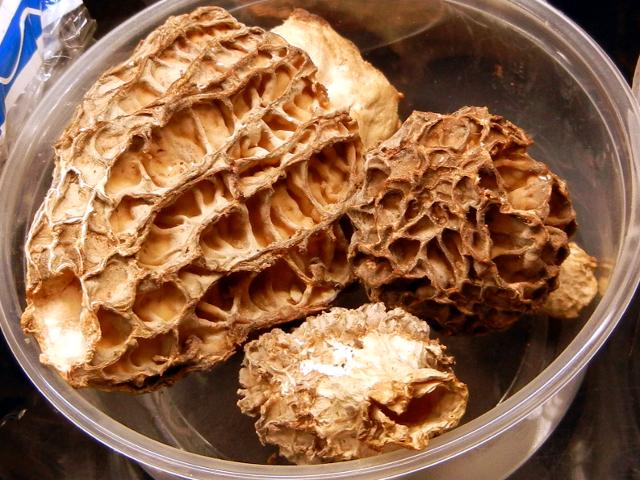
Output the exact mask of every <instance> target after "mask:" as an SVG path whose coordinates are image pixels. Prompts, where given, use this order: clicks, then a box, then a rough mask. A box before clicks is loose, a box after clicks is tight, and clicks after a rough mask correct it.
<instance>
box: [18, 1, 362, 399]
mask: <svg viewBox="0 0 640 480" xmlns="http://www.w3.org/2000/svg"><path fill="white" fill-rule="evenodd" d="M315 75H316V68H315V67H314V65H313V63H312V62H311V60H310V59H309V57H308V56H307V55H306V54H305V53H304V52H303V51H301V50H300V49H297V48H295V47H293V46H291V45H289V44H288V43H286V42H285V41H284V40H283V39H282V38H281V37H279V36H277V35H275V34H271V33H268V32H265V31H263V30H261V29H257V28H249V27H246V26H245V25H243V24H241V23H239V22H237V21H236V20H234V19H233V17H231V16H229V15H228V14H227V13H226V12H224V11H223V10H221V9H219V8H216V7H206V8H201V9H198V10H196V11H195V12H193V13H191V14H189V15H185V16H181V17H175V18H170V19H169V20H168V21H167V22H166V24H165V25H163V26H161V27H160V28H159V29H158V30H156V31H155V32H153V33H152V34H151V35H150V36H149V37H147V38H146V39H145V40H143V41H142V42H141V44H140V45H139V46H138V48H137V49H136V51H135V52H134V54H133V56H132V57H131V58H130V59H129V60H127V61H125V62H124V63H123V64H122V65H119V66H116V67H114V68H113V69H111V70H110V71H108V72H106V73H105V74H104V75H103V76H102V77H100V79H98V81H97V83H96V85H95V86H94V87H93V88H92V89H90V91H89V93H88V94H87V97H86V98H85V99H84V101H83V102H82V104H81V105H80V106H79V108H78V110H77V112H76V115H75V116H74V120H73V122H72V124H71V125H69V127H68V128H67V129H66V130H65V132H64V133H63V135H62V137H61V139H60V141H59V142H58V145H57V148H56V168H55V171H54V177H53V182H52V186H51V188H50V190H49V191H48V193H47V195H46V198H45V200H44V202H43V204H42V206H41V208H40V209H39V210H38V212H37V214H36V216H35V219H34V221H33V224H32V227H31V229H30V232H29V235H28V240H27V244H26V261H27V308H26V310H25V312H24V314H23V317H22V325H23V328H24V329H25V331H26V332H28V333H31V334H33V335H35V337H36V339H37V340H38V342H39V344H40V347H41V349H42V355H41V360H42V361H43V362H44V363H47V364H49V365H52V366H53V367H55V368H56V369H57V370H58V371H59V372H60V374H61V375H62V376H63V377H64V378H65V379H66V380H67V381H68V382H69V383H71V384H72V385H73V386H76V387H81V386H87V385H92V386H98V387H101V388H105V389H113V388H122V389H129V390H136V391H144V390H148V389H151V388H154V387H156V386H158V385H160V384H163V383H168V382H171V381H172V380H174V379H175V378H176V377H177V376H180V375H182V374H184V373H186V372H188V371H191V370H200V369H205V368H209V367H211V366H212V365H215V364H216V363H218V362H220V361H222V360H224V359H226V358H227V357H228V356H229V355H231V354H232V353H233V351H234V350H235V348H236V346H237V345H238V344H239V343H241V342H242V341H244V340H245V339H246V337H247V335H248V334H249V333H250V332H251V331H253V330H255V329H258V328H265V327H268V326H270V325H273V324H275V323H278V322H285V321H288V320H291V319H294V318H299V317H303V316H305V315H307V314H309V313H311V312H315V311H318V310H320V309H322V308H324V307H326V305H328V304H329V303H330V302H331V301H332V300H333V298H334V297H335V295H336V294H337V293H338V291H339V290H340V289H341V288H342V287H343V286H344V285H345V284H347V283H348V282H349V281H351V277H352V276H351V273H350V271H349V268H348V264H347V258H346V255H347V248H348V238H347V237H346V235H345V232H344V231H343V227H342V225H341V224H340V223H339V219H340V217H342V215H343V214H344V212H345V210H346V208H347V206H348V205H349V204H350V201H351V198H352V196H353V194H354V192H355V191H356V190H357V188H358V186H359V184H360V182H361V170H360V169H361V162H362V159H361V153H360V150H361V142H360V139H359V136H358V132H357V125H356V122H355V121H354V120H353V119H351V118H350V117H349V115H348V114H347V113H346V112H342V111H335V109H332V108H330V107H329V102H328V99H327V96H326V91H325V89H324V87H323V86H322V85H320V84H319V83H318V82H317V80H316V78H315Z"/></svg>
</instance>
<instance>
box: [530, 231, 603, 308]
mask: <svg viewBox="0 0 640 480" xmlns="http://www.w3.org/2000/svg"><path fill="white" fill-rule="evenodd" d="M597 265H598V262H597V261H596V259H595V258H593V257H592V256H590V255H589V254H588V253H587V252H585V251H584V250H583V249H582V248H580V246H579V245H578V244H577V243H575V242H570V243H569V256H568V257H567V258H566V259H565V261H564V262H562V265H560V274H559V275H558V288H557V289H556V290H554V291H553V292H551V293H550V294H549V297H548V298H547V301H546V302H545V303H544V305H543V306H542V309H541V313H545V314H547V315H549V316H550V317H554V318H560V319H574V318H577V317H578V316H579V315H580V312H581V311H582V310H583V309H584V308H585V307H587V306H588V305H589V304H590V303H591V302H592V301H593V299H594V298H595V296H596V294H597V293H598V280H597V279H596V276H595V275H594V270H595V268H596V267H597Z"/></svg>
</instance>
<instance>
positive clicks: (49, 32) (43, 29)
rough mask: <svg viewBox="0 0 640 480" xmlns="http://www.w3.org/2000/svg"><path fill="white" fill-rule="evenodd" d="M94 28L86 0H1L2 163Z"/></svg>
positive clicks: (89, 39) (80, 50) (86, 43)
mask: <svg viewBox="0 0 640 480" xmlns="http://www.w3.org/2000/svg"><path fill="white" fill-rule="evenodd" d="M94 31H95V21H94V20H92V19H91V17H90V16H89V13H88V12H87V10H86V8H85V7H84V5H83V4H82V0H0V168H1V167H2V165H3V164H4V161H5V159H6V158H7V155H8V152H9V151H10V150H11V145H12V143H13V142H14V141H15V138H16V137H17V134H18V133H19V132H20V130H21V127H22V125H24V122H26V120H27V118H28V117H29V114H30V113H31V111H32V110H33V108H34V107H35V105H36V104H37V103H38V101H39V100H40V98H41V96H42V94H43V93H44V91H45V90H46V88H47V87H48V86H49V85H50V84H51V83H52V81H53V80H54V79H55V78H56V77H57V75H58V74H59V73H61V72H62V71H63V70H64V69H65V67H66V66H67V65H68V64H69V62H70V61H72V60H73V59H75V58H76V57H77V56H78V55H79V54H80V53H82V51H84V50H85V49H86V47H87V46H89V45H90V44H91V42H92V41H93V33H94Z"/></svg>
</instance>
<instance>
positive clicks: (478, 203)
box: [349, 107, 576, 333]
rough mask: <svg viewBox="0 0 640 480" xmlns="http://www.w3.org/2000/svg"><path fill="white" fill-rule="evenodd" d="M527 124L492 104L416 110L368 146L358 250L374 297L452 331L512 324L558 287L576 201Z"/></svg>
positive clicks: (357, 219) (360, 271) (355, 241)
mask: <svg viewBox="0 0 640 480" xmlns="http://www.w3.org/2000/svg"><path fill="white" fill-rule="evenodd" d="M531 144H532V141H531V140H530V139H529V138H528V137H527V136H526V134H525V133H524V132H523V131H522V130H521V129H520V128H518V127H516V126H515V125H513V124H512V123H510V122H508V121H506V120H504V119H503V118H502V117H499V116H496V115H492V114H490V113H489V111H488V110H487V109H486V108H480V107H465V108H462V109H461V110H459V111H457V112H455V113H453V114H452V115H439V114H435V113H424V112H414V113H413V114H412V115H411V116H410V117H409V119H407V121H406V122H405V123H404V124H403V126H402V127H401V129H400V130H399V131H398V132H397V133H396V134H395V135H394V136H393V137H391V138H390V139H389V140H387V141H385V142H383V143H382V144H380V146H379V147H378V148H375V149H373V150H370V151H369V152H368V153H367V154H366V156H365V184H364V186H363V189H362V191H361V192H360V194H359V198H358V201H357V206H356V207H354V208H353V209H351V210H350V212H349V216H350V218H351V219H352V221H353V223H354V227H355V233H354V235H353V238H352V242H351V246H350V251H349V258H350V262H351V264H352V265H353V269H354V272H355V274H356V276H357V277H358V278H359V279H360V280H361V281H362V282H363V283H364V285H365V286H366V288H367V291H368V294H369V296H370V298H371V300H372V301H383V302H385V303H386V304H387V305H390V306H400V307H402V308H404V309H406V310H407V311H409V312H411V313H413V314H415V315H417V316H420V317H422V318H425V319H428V320H430V321H432V323H433V324H434V326H436V327H438V328H440V329H442V330H445V331H447V332H449V333H458V332H482V331H486V330H499V329H504V328H507V327H508V326H509V325H511V324H512V323H513V322H514V321H515V320H516V319H517V318H519V317H520V316H521V315H522V313H527V312H534V311H536V310H537V309H538V308H539V307H541V305H542V304H543V303H544V301H545V299H546V297H547V296H548V294H549V292H551V291H552V290H554V289H555V288H556V282H557V276H558V272H559V266H560V264H561V263H562V261H563V260H564V259H565V257H566V256H567V254H568V237H569V236H570V235H571V234H572V233H573V232H574V230H575V227H576V224H575V212H574V210H573V208H572V206H571V202H570V200H569V197H568V192H567V187H566V185H565V183H564V182H563V181H562V180H561V179H559V178H558V177H557V176H556V175H554V174H553V173H552V172H551V171H549V169H548V168H547V167H546V166H545V165H544V164H543V163H540V162H538V161H536V160H534V159H533V158H531V157H530V156H529V155H528V153H527V148H528V147H529V146H530V145H531Z"/></svg>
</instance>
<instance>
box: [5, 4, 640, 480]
mask: <svg viewBox="0 0 640 480" xmlns="http://www.w3.org/2000/svg"><path fill="white" fill-rule="evenodd" d="M447 1H448V2H449V3H451V4H455V5H459V6H464V7H466V8H471V9H477V10H478V11H480V10H481V11H483V12H484V13H485V14H487V15H491V16H495V17H498V18H499V19H501V20H505V18H507V17H509V15H512V14H514V12H517V13H518V15H525V16H527V17H528V19H529V21H531V22H532V24H535V25H537V26H538V28H541V29H544V30H545V31H551V32H553V33H554V34H555V35H556V36H557V37H558V38H559V39H561V40H562V42H563V43H564V44H565V46H566V47H567V48H569V49H571V52H572V54H573V55H574V56H575V58H578V59H579V60H580V61H581V62H582V63H583V64H585V65H589V67H590V68H591V69H592V71H593V74H594V76H595V77H596V78H598V79H600V81H602V79H606V83H607V88H606V89H603V91H607V92H608V93H607V95H608V98H607V99H606V100H607V101H608V102H609V103H610V104H611V105H612V106H613V107H614V108H615V109H616V112H617V114H618V116H619V121H620V123H621V124H622V125H624V126H625V127H626V128H625V130H626V134H627V136H628V144H629V149H630V158H629V160H630V161H629V166H628V167H625V168H628V169H629V171H628V172H626V174H628V175H629V177H630V179H629V180H630V185H631V186H630V188H629V190H628V191H626V192H625V210H626V211H625V220H624V225H623V226H622V228H623V230H622V231H623V232H624V233H625V236H624V239H623V242H622V245H621V247H620V250H619V253H618V258H617V261H616V263H617V264H618V265H626V266H633V265H640V210H639V205H638V203H639V202H638V201H637V199H638V198H640V196H639V194H640V192H639V184H638V182H639V181H640V123H639V119H640V109H639V108H638V104H637V102H636V101H635V99H634V97H633V96H632V94H631V91H630V89H629V86H628V85H627V83H626V82H625V80H624V79H623V77H622V75H621V74H620V72H619V71H618V70H617V68H616V67H615V66H614V64H613V62H612V61H611V60H610V59H609V57H608V56H607V55H606V54H605V53H604V52H603V51H602V49H601V48H600V47H599V46H598V45H597V44H596V43H595V42H594V41H593V40H592V39H591V38H590V37H589V36H588V35H587V34H586V33H585V32H584V31H582V30H581V29H580V28H579V27H578V26H576V25H575V24H574V23H573V22H572V21H571V20H569V19H568V18H567V17H565V16H564V15H563V14H562V13H560V12H559V11H558V10H556V9H555V8H553V7H551V6H550V5H548V4H547V3H546V2H545V1H544V0H510V1H509V2H504V4H502V5H501V6H500V8H497V7H493V8H491V7H490V6H487V8H482V9H481V7H480V6H479V5H477V4H478V3H482V2H477V1H473V0H447ZM193 3H194V1H193V0H178V1H172V0H162V1H160V2H158V3H156V4H154V5H152V6H150V7H148V8H146V9H145V10H143V11H142V12H140V13H139V14H137V15H135V16H133V17H132V18H130V19H129V20H127V21H125V22H124V23H122V24H121V25H119V26H118V27H116V28H115V29H113V30H112V31H111V32H110V33H109V34H108V35H106V36H105V37H104V38H103V39H102V40H100V41H99V42H97V43H96V45H94V46H93V47H92V48H91V49H90V50H88V51H87V52H86V53H85V54H84V55H83V56H82V57H81V59H80V60H79V61H76V62H75V63H74V64H73V65H72V66H71V67H70V68H69V69H68V70H67V72H65V74H64V75H62V76H61V78H60V79H59V80H58V82H57V83H56V84H55V85H54V86H53V87H52V88H51V90H50V91H49V92H48V93H47V95H46V96H45V98H44V99H43V100H42V101H41V102H40V104H39V106H38V108H37V109H36V110H35V111H34V112H33V115H32V116H33V117H34V118H36V117H38V116H40V117H42V116H46V115H47V113H48V112H49V111H50V109H51V108H52V106H53V105H55V103H56V102H57V100H58V99H59V98H60V97H61V96H63V94H64V92H65V91H66V89H67V88H69V87H66V86H65V85H71V84H72V83H73V79H74V77H76V76H78V75H80V72H81V71H82V70H83V69H85V68H87V64H98V63H100V62H101V61H104V59H105V58H106V57H108V55H109V51H110V50H109V49H105V48H104V47H103V46H104V45H110V46H114V47H117V46H118V45H122V44H123V43H124V41H125V40H123V39H128V38H129V36H128V35H129V32H130V31H131V30H136V31H140V30H145V29H150V28H152V27H153V26H155V25H156V24H158V23H159V22H160V21H161V20H162V19H164V18H165V17H167V16H169V15H171V14H172V13H174V12H175V11H176V10H179V9H184V8H186V7H187V6H189V5H192V4H193ZM219 3H223V2H219ZM253 3H261V0H258V1H254V2H247V3H245V4H244V5H241V6H240V7H238V8H246V7H247V6H248V5H251V4H253ZM473 5H475V6H473ZM229 10H231V11H232V10H233V9H229ZM515 28H518V27H515ZM561 63H562V62H561ZM567 65H568V61H567ZM33 133H34V132H32V131H30V130H29V129H28V128H25V130H24V131H23V132H22V135H21V136H20V138H19V139H18V142H16V144H24V145H29V143H30V138H33V137H32V136H31V135H33ZM19 162H20V159H16V158H14V157H10V158H9V160H8V161H7V164H6V165H5V169H4V172H3V174H2V177H1V178H0V202H1V203H2V204H4V201H5V200H6V198H7V197H8V194H7V193H6V192H7V191H10V190H11V188H10V184H11V175H10V173H9V172H10V171H11V170H12V168H11V167H12V165H15V164H18V163H19ZM11 222H12V219H5V218H3V219H2V223H4V225H1V224H0V226H1V227H3V228H0V230H3V231H5V232H6V231H7V230H6V228H10V227H11ZM7 237H8V235H3V236H2V238H0V242H2V243H1V245H2V247H3V248H2V250H1V252H2V253H1V255H2V258H1V259H0V261H1V262H2V264H1V267H2V268H0V281H3V284H4V285H10V284H11V282H10V279H9V278H8V276H9V274H8V273H7V272H10V270H11V269H10V262H8V258H9V257H10V256H11V252H10V249H11V247H10V245H9V244H8V242H7ZM639 281H640V269H634V268H629V267H627V268H626V270H625V269H621V268H616V269H615V270H614V272H613V274H612V277H611V279H610V287H609V288H608V290H607V292H606V293H605V295H604V296H603V298H602V300H601V301H600V303H599V304H598V306H597V307H596V309H595V311H594V312H593V314H592V316H591V317H590V319H589V320H588V321H587V322H586V324H585V325H584V327H583V328H582V329H581V330H580V332H578V334H577V335H576V337H575V338H574V339H573V341H572V342H571V343H570V344H569V346H567V348H565V350H564V351H563V352H561V353H560V354H559V355H558V357H557V358H556V359H555V360H554V361H553V362H552V363H551V364H550V365H549V366H547V368H546V369H545V370H543V371H542V372H541V373H540V374H539V375H538V376H537V377H536V378H535V379H533V380H532V381H531V382H530V383H529V384H528V385H526V386H525V387H524V388H522V389H521V390H520V391H518V392H516V393H515V394H514V395H513V396H511V397H510V398H509V399H507V400H506V401H504V402H503V403H501V404H500V405H498V406H496V407H494V408H493V409H491V410H490V411H489V412H487V413H485V414H483V415H481V416H480V417H478V418H476V419H474V420H472V421H470V422H469V423H467V424H464V425H462V426H461V427H458V428H457V429H456V430H455V435H452V434H451V433H453V432H451V433H450V434H445V435H443V436H441V437H439V438H437V439H435V440H434V441H433V442H432V444H431V446H430V448H428V449H427V450H425V451H421V452H398V451H396V452H391V453H388V454H384V455H382V456H377V457H372V458H369V459H363V460H354V461H349V462H341V463H335V464H327V465H321V466H297V467H292V466H265V465H253V464H245V463H240V462H233V461H228V460H220V459H216V458H210V457H206V456H202V455H198V454H194V453H190V452H186V451H183V450H180V449H178V448H174V447H171V446H169V445H166V444H163V443H161V442H159V441H156V440H152V439H150V438H148V437H146V436H144V435H142V434H140V433H138V432H136V431H134V430H132V429H130V428H128V427H126V426H124V425H122V424H121V423H119V422H117V421H116V420H114V419H112V418H111V417H109V416H108V415H106V414H105V413H103V412H102V411H101V410H99V409H98V408H96V407H95V406H93V405H92V404H91V403H89V402H88V401H87V400H86V399H84V398H82V397H81V396H80V395H79V394H75V395H72V396H71V397H68V396H65V395H64V394H63V392H61V391H59V390H58V389H56V388H55V386H53V385H52V384H51V383H50V382H49V381H48V380H47V378H46V376H45V375H44V369H45V367H43V366H41V365H40V364H39V362H38V361H37V360H34V359H33V358H31V357H30V356H29V355H27V353H26V352H25V351H24V350H23V349H22V343H23V342H24V338H20V337H18V336H16V335H15V334H14V331H13V330H12V329H10V328H8V326H9V324H10V323H13V322H15V321H16V319H15V318H10V317H11V315H10V314H9V315H8V312H7V304H6V301H7V299H8V298H9V297H8V295H9V293H6V292H5V291H3V292H1V293H0V299H1V300H2V302H1V304H0V310H1V312H2V315H1V316H0V326H2V330H3V333H4V335H5V337H6V339H7V343H8V344H9V347H10V348H11V350H12V352H13V354H14V355H15V357H16V359H17V360H18V362H19V363H20V365H21V366H22V368H23V369H24V370H25V372H26V374H27V375H28V377H29V378H30V380H31V381H32V382H33V383H34V385H35V386H36V387H37V388H38V389H39V390H40V392H41V393H42V394H43V395H44V396H45V397H46V398H47V400H48V401H49V402H51V404H53V406H54V407H55V408H56V409H57V410H59V411H60V412H61V413H62V414H63V415H65V416H66V417H67V418H68V419H69V420H70V421H71V422H73V423H74V424H75V425H76V426H78V427H79V428H81V429H82V430H84V431H85V432H87V433H88V434H90V435H91V436H92V437H93V438H95V439H96V440H98V441H100V442H101V443H103V444H105V445H107V446H109V447H110V448H112V449H114V450H116V451H118V452H120V453H122V454H124V455H126V456H127V457H130V458H132V459H134V460H135V461H137V462H140V463H142V464H144V465H147V466H149V467H151V468H153V469H157V470H160V471H164V472H167V473H170V474H174V475H178V476H183V477H189V478H193V477H194V475H195V476H199V477H205V478H214V477H215V478H234V479H236V478H244V479H259V478H283V479H284V478H288V479H292V478H296V479H319V478H346V477H349V478H365V477H368V476H370V475H372V474H375V475H377V476H384V477H385V478H391V477H397V476H399V475H404V474H408V473H411V472H415V471H417V470H420V469H422V468H425V467H426V466H433V465H436V464H440V463H443V462H445V461H447V460H449V459H451V458H453V457H456V456H458V455H461V454H463V453H464V452H466V451H468V450H470V449H473V448H477V447H478V446H480V445H482V444H484V443H486V442H487V441H489V440H491V439H492V438H494V437H496V436H498V435H500V434H501V433H502V432H503V431H505V430H508V429H509V428H511V427H512V426H513V425H515V424H517V423H518V422H520V421H521V420H523V419H525V418H526V417H527V416H528V415H530V414H531V413H532V412H533V411H534V410H535V409H536V408H538V407H540V406H541V405H542V404H543V403H544V402H545V401H547V400H548V399H549V398H550V397H552V396H553V395H554V394H556V393H557V392H558V391H559V390H561V389H562V388H563V387H564V386H565V385H566V384H567V383H568V382H570V381H571V380H572V379H573V378H574V377H575V376H576V375H578V374H579V373H580V372H581V371H582V370H583V369H584V368H585V366H586V365H587V363H588V362H589V361H590V359H591V358H592V357H593V355H594V354H595V353H596V352H597V351H598V349H599V348H600V347H601V346H602V344H603V343H604V342H605V340H606V339H607V337H608V336H609V335H610V333H611V332H612V330H613V329H614V327H615V326H616V325H617V323H618V321H619V320H620V318H621V317H622V315H623V314H624V312H625V310H626V308H627V306H628V304H629V302H630V301H631V299H632V297H633V294H634V292H635V290H636V288H637V286H638V283H639ZM381 459H382V460H383V461H381Z"/></svg>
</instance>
